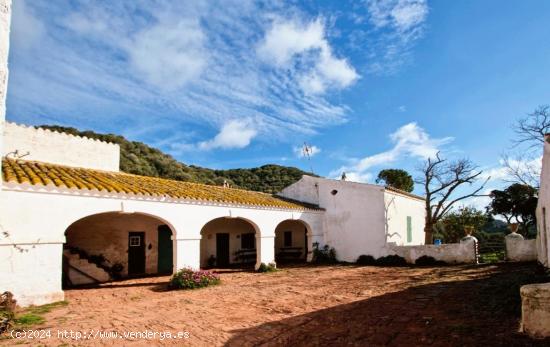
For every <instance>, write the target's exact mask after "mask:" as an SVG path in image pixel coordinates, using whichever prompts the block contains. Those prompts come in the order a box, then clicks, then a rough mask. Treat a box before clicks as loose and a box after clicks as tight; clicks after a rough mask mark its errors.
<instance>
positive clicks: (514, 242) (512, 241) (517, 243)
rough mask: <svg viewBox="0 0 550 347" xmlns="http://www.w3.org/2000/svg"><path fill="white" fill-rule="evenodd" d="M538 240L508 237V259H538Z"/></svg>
mask: <svg viewBox="0 0 550 347" xmlns="http://www.w3.org/2000/svg"><path fill="white" fill-rule="evenodd" d="M536 246H537V245H536V240H524V239H523V238H510V237H508V236H507V237H506V259H507V260H509V261H535V260H537V247H536Z"/></svg>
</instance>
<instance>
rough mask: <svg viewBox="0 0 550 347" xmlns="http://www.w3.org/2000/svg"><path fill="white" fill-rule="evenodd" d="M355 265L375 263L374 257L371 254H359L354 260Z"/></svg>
mask: <svg viewBox="0 0 550 347" xmlns="http://www.w3.org/2000/svg"><path fill="white" fill-rule="evenodd" d="M355 263H356V264H357V265H376V259H374V257H373V256H372V255H365V254H363V255H360V256H359V257H358V258H357V260H356V261H355Z"/></svg>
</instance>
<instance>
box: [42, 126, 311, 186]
mask: <svg viewBox="0 0 550 347" xmlns="http://www.w3.org/2000/svg"><path fill="white" fill-rule="evenodd" d="M39 127H40V128H44V129H50V130H53V131H58V132H63V133H68V134H72V135H76V136H85V137H89V138H92V139H97V140H101V141H107V142H112V143H116V144H118V145H120V170H121V171H123V172H127V173H131V174H136V175H143V176H153V177H162V178H169V179H173V180H179V181H188V182H197V183H205V184H210V185H222V184H223V182H224V180H227V182H228V183H229V184H231V186H232V187H236V188H243V189H248V190H256V191H259V192H265V193H276V192H279V191H281V189H283V188H284V187H286V186H288V185H290V184H292V183H294V182H296V181H298V180H299V179H300V178H301V177H302V175H304V174H308V175H311V174H310V173H307V172H304V171H302V170H300V169H298V168H295V167H289V166H281V165H274V164H269V165H263V166H260V167H256V168H250V169H230V170H212V169H208V168H204V167H200V166H195V165H186V164H184V163H181V162H179V161H177V160H176V159H174V158H173V157H172V156H171V155H169V154H166V153H163V152H162V151H160V150H159V149H156V148H153V147H150V146H148V145H146V144H144V143H142V142H137V141H129V140H127V139H126V138H124V137H123V136H120V135H114V134H98V133H96V132H93V131H90V130H86V131H80V130H78V129H76V128H71V127H63V126H57V125H41V126H39Z"/></svg>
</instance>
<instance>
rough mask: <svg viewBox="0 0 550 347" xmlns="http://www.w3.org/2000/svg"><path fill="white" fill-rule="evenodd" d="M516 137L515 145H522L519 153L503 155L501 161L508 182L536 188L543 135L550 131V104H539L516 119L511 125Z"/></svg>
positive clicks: (537, 185)
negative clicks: (525, 114)
mask: <svg viewBox="0 0 550 347" xmlns="http://www.w3.org/2000/svg"><path fill="white" fill-rule="evenodd" d="M513 129H514V132H515V133H516V138H515V139H514V140H513V143H514V146H515V147H522V150H521V153H519V154H517V155H514V157H512V156H511V155H508V154H506V155H503V156H502V162H503V166H504V167H505V168H506V173H507V174H508V177H509V178H508V179H505V181H507V182H509V183H521V184H527V185H529V186H531V187H535V188H537V189H538V187H539V179H540V169H541V166H540V163H539V157H540V155H541V150H542V144H543V143H544V141H545V139H544V137H545V135H546V134H547V133H549V132H550V105H541V106H539V107H537V108H536V109H535V111H533V112H532V113H529V114H527V116H525V117H523V118H520V119H518V121H517V122H516V124H515V125H514V127H513Z"/></svg>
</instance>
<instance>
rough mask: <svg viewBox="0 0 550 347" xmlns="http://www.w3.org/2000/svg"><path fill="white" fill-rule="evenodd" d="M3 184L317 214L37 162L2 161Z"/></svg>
mask: <svg viewBox="0 0 550 347" xmlns="http://www.w3.org/2000/svg"><path fill="white" fill-rule="evenodd" d="M2 175H3V180H4V182H11V183H28V184H32V185H44V186H45V185H54V186H57V187H65V188H71V189H80V190H93V189H97V190H100V191H101V190H103V191H108V192H116V193H129V194H140V195H148V196H153V197H171V198H175V199H192V200H200V201H212V202H220V203H233V204H239V205H251V206H262V207H273V208H282V209H292V210H318V209H319V208H318V207H317V206H314V205H310V204H306V203H302V202H298V201H292V200H288V199H284V198H281V197H277V196H274V195H270V194H265V193H260V192H254V191H249V190H242V189H235V188H223V187H219V186H210V185H205V184H199V183H191V182H182V181H174V180H168V179H163V178H158V177H147V176H138V175H132V174H127V173H122V172H110V171H100V170H93V169H85V168H75V167H69V166H62V165H56V164H49V163H42V162H37V161H26V160H15V159H8V158H3V159H2Z"/></svg>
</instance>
